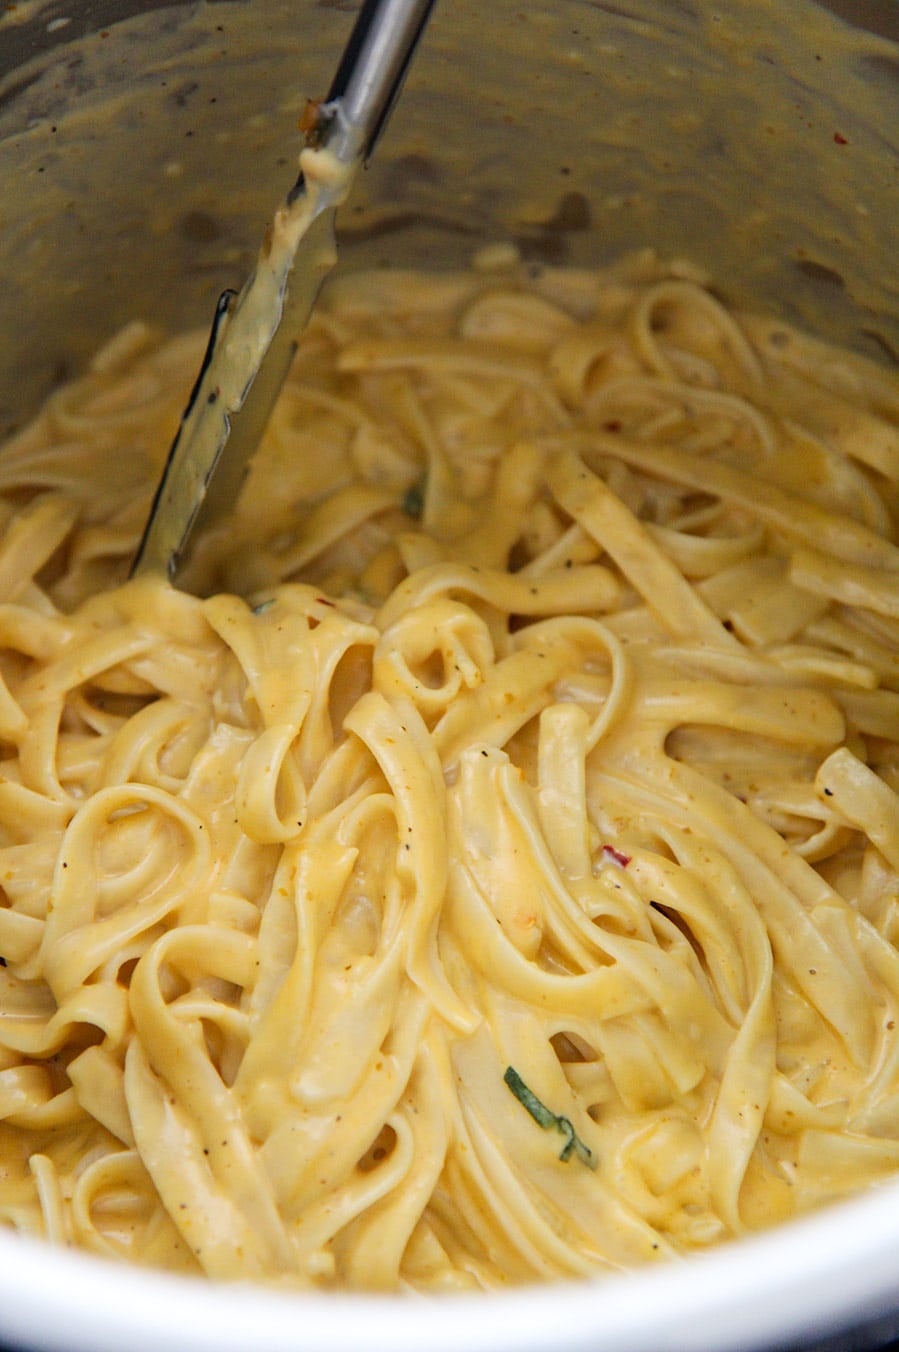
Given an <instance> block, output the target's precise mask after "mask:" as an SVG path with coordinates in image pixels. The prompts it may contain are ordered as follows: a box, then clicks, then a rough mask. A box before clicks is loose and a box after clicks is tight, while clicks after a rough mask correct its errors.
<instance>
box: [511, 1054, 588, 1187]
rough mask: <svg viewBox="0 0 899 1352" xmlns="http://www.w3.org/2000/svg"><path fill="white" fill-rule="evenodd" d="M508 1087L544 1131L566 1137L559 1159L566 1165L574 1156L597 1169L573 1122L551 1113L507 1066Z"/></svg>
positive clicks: (516, 1073)
mask: <svg viewBox="0 0 899 1352" xmlns="http://www.w3.org/2000/svg"><path fill="white" fill-rule="evenodd" d="M503 1080H504V1081H505V1083H506V1085H507V1086H508V1087H509V1089H511V1091H512V1093H513V1094H514V1095H515V1097H516V1098H517V1099H518V1102H519V1103H520V1104H521V1106H522V1107H523V1108H526V1109H527V1110H528V1112H529V1113H530V1115H531V1117H532V1118H533V1119H534V1121H535V1122H536V1123H537V1125H538V1126H541V1127H543V1129H544V1131H549V1130H551V1129H555V1130H556V1131H560V1132H561V1133H562V1135H563V1136H564V1137H565V1144H564V1146H563V1147H562V1150H561V1152H560V1154H559V1159H560V1160H564V1161H565V1163H566V1164H567V1162H568V1161H569V1160H570V1159H571V1156H572V1155H577V1157H578V1159H579V1160H580V1161H581V1163H582V1164H586V1165H587V1167H588V1168H590V1169H595V1168H596V1157H595V1155H594V1154H593V1151H592V1150H591V1149H590V1147H589V1146H588V1145H585V1144H584V1142H583V1141H582V1140H581V1138H580V1137H579V1136H578V1134H577V1132H576V1131H575V1129H574V1127H573V1126H572V1124H571V1121H570V1119H569V1118H567V1117H560V1116H559V1114H558V1113H554V1112H551V1110H550V1109H549V1108H547V1106H546V1104H545V1103H541V1102H540V1100H539V1099H538V1097H537V1095H536V1094H535V1093H534V1092H533V1090H531V1089H528V1087H527V1085H526V1084H525V1082H524V1080H523V1079H522V1078H521V1076H520V1075H519V1074H518V1071H517V1070H516V1069H515V1068H514V1066H507V1067H506V1073H505V1075H504V1076H503Z"/></svg>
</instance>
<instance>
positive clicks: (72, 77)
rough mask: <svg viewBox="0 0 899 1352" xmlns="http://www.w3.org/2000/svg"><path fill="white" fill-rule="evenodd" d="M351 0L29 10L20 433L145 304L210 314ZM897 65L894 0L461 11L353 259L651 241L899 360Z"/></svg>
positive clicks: (151, 309) (366, 187) (357, 236)
mask: <svg viewBox="0 0 899 1352" xmlns="http://www.w3.org/2000/svg"><path fill="white" fill-rule="evenodd" d="M356 8H357V6H356V5H354V4H349V3H348V4H343V3H336V2H335V0H319V3H308V4H303V3H298V0H290V3H277V0H264V3H253V4H250V3H246V0H244V2H243V3H239V2H237V0H220V2H218V3H216V2H215V0H206V3H201V4H187V5H185V4H167V3H163V4H154V5H148V4H135V3H134V2H133V0H132V2H131V3H129V4H123V3H112V2H111V0H106V2H105V3H96V4H92V3H86V2H82V0H79V2H78V3H77V4H72V3H61V0H56V2H55V3H52V4H39V3H33V2H32V0H21V3H19V4H17V5H8V6H6V7H5V9H4V11H3V13H2V15H0V222H2V228H0V276H2V279H3V286H2V300H0V432H2V431H4V430H6V429H7V428H9V427H10V426H12V425H14V424H15V423H16V422H17V421H19V420H20V419H21V418H22V417H23V416H25V415H26V414H27V413H29V412H30V411H31V410H33V408H34V406H35V404H36V403H37V401H38V400H39V399H40V398H41V397H42V396H43V395H44V394H45V393H46V391H47V389H48V388H49V387H50V386H51V385H52V384H53V382H54V381H56V380H58V379H60V377H61V376H63V375H64V374H67V373H69V372H71V371H72V370H77V369H78V367H79V365H80V364H81V363H83V362H84V361H85V360H86V359H87V357H88V356H89V354H90V352H91V351H92V350H93V349H95V348H96V346H97V345H98V344H99V343H100V342H102V341H103V340H104V339H105V338H107V337H108V336H109V335H110V334H111V333H112V332H114V331H115V330H116V328H117V327H119V326H120V325H122V324H123V323H125V322H126V321H127V320H129V319H132V318H134V317H141V318H144V319H147V320H149V321H152V322H155V323H158V324H161V325H164V326H165V327H167V328H180V327H184V326H186V325H194V324H201V325H204V326H205V325H207V324H208V323H209V320H210V317H211V312H212V306H213V303H214V300H215V297H216V295H217V294H218V292H219V290H220V289H221V288H222V287H224V286H227V285H235V284H239V283H240V282H241V281H242V280H243V278H244V276H245V275H246V273H247V270H248V268H249V266H250V264H251V261H252V258H253V256H254V253H255V250H256V247H257V245H258V241H259V239H260V238H261V234H262V230H263V228H264V225H265V222H266V220H267V218H268V217H269V215H270V214H271V211H272V210H273V208H274V206H275V205H276V203H277V200H278V198H279V196H280V194H281V193H282V192H283V191H285V190H286V188H287V187H289V185H290V184H291V183H292V181H293V177H294V174H295V168H296V156H297V154H298V152H299V150H300V148H301V144H302V136H301V133H300V132H299V130H298V127H297V123H298V120H299V118H300V116H301V114H302V112H303V108H304V106H305V101H306V98H307V97H310V98H315V97H320V96H321V95H322V94H323V93H324V92H325V90H326V89H327V85H328V83H329V81H330V77H331V73H332V71H333V68H334V64H335V61H336V58H337V54H338V52H339V51H340V48H341V46H342V43H343V42H344V40H345V37H346V35H347V33H348V31H349V28H350V25H351V23H352V13H351V11H353V10H354V9H356ZM832 11H837V14H835V13H834V12H832ZM840 13H842V14H843V15H847V16H849V17H850V18H851V19H852V20H854V22H852V23H848V22H846V21H845V20H844V19H843V18H841V17H839V14H840ZM897 53H899V5H897V4H896V3H895V0H886V3H873V2H871V0H869V2H868V3H863V4H862V3H855V0H853V3H849V0H831V4H830V5H829V6H828V7H827V8H824V7H822V6H820V5H817V4H814V3H812V2H811V0H795V2H794V3H791V4H789V5H783V4H779V3H767V2H766V0H728V3H727V4H726V5H724V4H715V3H712V2H711V0H676V3H672V0H617V3H615V4H611V5H603V4H597V3H591V2H590V0H567V3H566V2H563V0H557V2H556V3H549V2H548V0H529V3H528V4H527V5H526V6H524V5H519V4H517V3H512V2H511V0H492V3H491V4H490V6H489V7H485V6H483V5H481V4H478V3H476V0H441V3H440V4H439V5H438V6H437V9H436V12H435V15H434V18H433V20H432V23H431V26H430V28H429V30H428V32H427V34H426V38H425V41H424V43H423V46H422V49H421V51H420V53H419V56H418V59H417V61H416V64H415V67H414V70H413V72H412V75H411V77H410V79H409V81H408V84H407V87H406V89H405V91H404V94H403V97H402V100H401V103H400V107H399V110H398V112H397V113H396V115H395V117H394V119H393V121H392V124H391V126H390V127H389V130H388V132H387V134H386V136H385V138H384V140H383V142H382V143H381V145H380V147H379V149H378V153H377V156H376V157H375V161H374V162H373V164H372V166H371V168H370V169H369V170H368V171H367V172H366V173H365V174H364V175H363V176H362V178H361V181H360V182H359V184H358V188H357V190H356V191H355V194H354V196H353V198H352V200H351V202H350V203H349V204H348V205H347V206H346V207H345V209H344V211H343V213H342V218H341V223H340V226H341V228H340V239H341V245H342V247H341V262H342V266H344V267H358V266H363V265H371V264H378V265H381V264H392V265H414V266H427V267H454V266H459V265H464V264H465V263H466V262H467V261H468V260H469V259H470V257H471V255H472V253H473V251H474V250H475V249H476V248H477V247H478V246H479V245H481V244H483V243H485V242H487V241H492V240H500V239H502V240H509V239H511V240H514V241H515V242H517V243H518V245H519V246H520V248H521V250H522V252H523V254H524V255H525V257H526V258H528V259H531V260H533V262H534V263H535V265H536V264H540V263H552V264H565V263H590V262H599V261H602V260H604V259H608V258H611V257H613V256H615V255H616V254H619V253H621V252H622V251H623V250H626V249H632V248H634V247H640V246H653V247H655V248H657V249H658V250H659V252H661V253H663V254H666V255H667V254H679V255H686V256H688V257H690V258H692V259H694V260H695V261H696V262H698V263H700V264H702V265H703V266H704V267H706V268H707V269H708V270H709V271H710V273H711V274H712V276H713V277H714V278H715V280H716V281H717V283H718V284H719V285H720V286H721V288H722V289H723V291H724V292H725V293H726V295H727V298H728V299H730V300H735V301H737V302H745V301H746V300H747V299H751V300H752V301H753V302H754V303H756V304H758V305H762V306H765V307H768V308H773V309H774V310H775V311H776V312H779V313H781V314H782V315H783V316H784V317H786V318H788V319H792V320H795V321H798V322H800V323H806V324H810V325H812V326H813V327H814V328H816V329H817V330H818V331H819V332H821V331H823V332H824V333H825V334H828V335H830V336H832V337H833V338H835V339H838V340H840V341H842V342H844V343H847V344H850V345H852V346H855V347H858V348H861V349H863V350H867V351H869V352H872V353H875V354H879V355H880V356H881V357H885V358H886V360H887V361H896V360H897V356H896V354H897V352H899V277H897V272H896V262H895V256H896V251H895V248H894V247H893V246H894V243H895V215H894V212H893V207H894V205H895V200H896V191H897V186H899V184H897V165H899V158H897V154H896V144H895V142H896V137H897V134H899V95H897V89H899V80H897V78H896V77H897V72H899V58H897Z"/></svg>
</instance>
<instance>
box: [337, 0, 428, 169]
mask: <svg viewBox="0 0 899 1352" xmlns="http://www.w3.org/2000/svg"><path fill="white" fill-rule="evenodd" d="M434 3H435V0H365V3H364V4H363V6H362V8H361V10H360V11H359V14H358V16H357V19H356V23H355V25H354V26H353V31H352V32H351V33H350V36H349V39H348V41H347V45H346V47H345V48H344V52H343V56H342V57H341V60H340V65H339V66H338V67H337V72H336V74H335V76H334V80H333V82H332V84H331V88H330V90H329V92H328V97H327V99H326V101H325V103H324V105H323V106H322V108H321V110H320V111H321V112H322V113H323V114H324V115H325V117H326V118H327V117H328V116H329V115H336V117H337V120H338V122H339V123H340V124H341V128H342V129H343V130H346V131H347V132H349V131H350V130H351V131H352V137H353V140H354V141H355V142H356V145H359V143H360V142H361V147H362V154H363V158H364V159H366V160H367V159H368V158H369V156H370V155H371V153H372V151H373V150H374V148H375V144H376V143H377V141H378V139H379V138H380V136H381V133H382V132H383V130H384V127H385V126H386V123H387V119H388V117H389V116H390V112H391V109H392V108H393V105H394V103H395V102H396V100H397V96H398V95H399V92H400V89H401V88H402V84H403V80H404V78H405V75H406V71H407V70H408V68H409V63H410V61H411V60H412V55H413V53H414V51H415V48H416V46H417V44H418V40H419V38H420V37H421V35H422V33H423V32H424V28H425V25H426V23H427V21H428V18H429V17H430V13H431V10H432V9H433V7H434ZM357 138H358V139H357ZM327 141H328V144H329V146H330V145H331V136H330V134H329V135H328V136H327ZM338 154H339V150H338Z"/></svg>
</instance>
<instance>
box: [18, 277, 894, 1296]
mask: <svg viewBox="0 0 899 1352" xmlns="http://www.w3.org/2000/svg"><path fill="white" fill-rule="evenodd" d="M494 255H495V257H496V259H498V260H499V265H498V266H496V267H493V268H492V269H491V267H489V266H487V265H486V264H484V265H482V266H480V267H474V268H473V269H472V271H471V272H470V273H468V274H465V275H440V276H438V275H435V276H431V277H428V276H417V275H409V274H404V273H387V272H385V273H375V274H365V275H360V276H355V277H353V276H350V277H347V278H344V279H340V280H338V281H337V282H336V283H335V284H334V285H333V286H332V288H331V290H330V292H329V293H328V295H327V297H326V299H325V301H324V302H323V304H322V306H321V308H320V310H319V312H318V313H317V314H316V316H315V318H314V319H313V321H312V324H311V327H310V329H309V331H308V333H307V335H306V336H305V338H304V340H303V343H302V345H301V349H300V355H299V359H298V361H297V364H296V367H295V370H294V373H293V375H292V376H291V378H290V381H289V383H288V385H287V387H286V389H285V391H284V394H283V397H282V399H281V402H280V404H279V406H278V408H277V410H276V413H275V416H274V420H273V423H272V425H271V427H270V429H269V432H268V434H267V437H266V441H265V443H264V445H263V447H262V449H261V451H260V453H259V456H258V458H257V460H256V462H254V465H253V468H252V470H251V473H250V477H249V479H248V481H247V483H246V485H245V490H244V493H243V496H242V498H241V500H240V503H239V505H238V508H237V512H236V515H235V517H234V519H233V520H232V521H231V522H230V523H229V524H228V527H227V529H223V528H220V529H218V531H217V533H210V534H209V535H208V536H207V537H205V538H204V539H202V540H200V541H199V542H198V544H197V547H196V550H195V553H194V557H193V559H192V562H191V570H192V571H191V572H189V574H188V578H187V581H188V582H189V583H190V586H191V590H186V589H185V590H176V589H173V588H172V587H170V586H169V585H168V584H167V583H165V582H163V580H162V579H160V578H154V577H150V578H140V579H137V580H134V581H130V582H128V581H126V580H125V579H126V577H127V572H128V565H129V561H130V559H131V557H132V555H133V553H134V550H135V548H136V545H137V542H138V538H139V534H140V530H141V527H142V525H143V521H144V518H145V515H146V512H147V508H148V503H149V495H150V491H151V488H152V485H153V483H154V482H155V479H156V476H157V475H158V472H159V469H160V465H161V461H162V458H163V456H164V453H165V450H166V448H167V445H168V443H169V440H170V438H171V434H172V430H173V427H174V425H175V424H176V421H177V417H178V413H179V411H180V408H181V406H182V403H183V400H184V397H185V393H186V388H187V385H188V384H189V382H190V380H191V377H192V373H193V371H194V370H195V368H196V365H197V363H198V360H199V357H200V353H201V348H202V341H203V340H202V337H201V336H199V335H196V336H188V337H184V338H177V339H173V340H169V341H163V340H162V339H160V338H158V337H156V336H154V335H153V334H151V333H150V332H149V331H148V330H147V329H145V328H144V327H143V326H141V325H139V324H134V325H132V326H131V327H129V328H128V329H127V330H126V331H125V332H124V333H122V334H120V335H119V336H118V337H117V338H116V339H115V340H114V341H113V342H112V344H111V345H110V346H109V347H108V348H106V349H105V350H104V351H103V352H102V353H100V354H99V356H98V357H97V358H96V360H95V361H94V363H93V366H92V368H91V370H90V371H89V372H88V373H87V374H86V375H85V376H84V377H83V378H81V379H79V380H77V381H75V382H74V383H72V384H69V385H66V386H64V387H63V388H61V389H59V390H58V391H57V392H56V393H55V394H54V395H53V397H52V398H51V399H50V400H49V402H48V403H47V405H46V406H45V408H44V409H43V410H42V411H41V413H40V414H39V415H38V417H37V418H36V419H35V420H34V421H33V422H32V423H31V424H29V425H28V426H27V427H26V428H24V430H22V431H20V432H19V433H18V434H17V435H15V436H14V437H13V439H12V441H11V442H9V444H8V445H7V446H6V447H5V449H4V450H3V452H2V455H0V495H2V501H0V516H2V523H0V524H2V527H3V534H2V541H0V739H2V765H0V884H2V899H3V904H2V907H0V954H2V957H3V965H2V968H0V1119H2V1121H0V1160H2V1171H0V1174H2V1176H0V1216H2V1218H3V1221H4V1222H5V1223H6V1224H7V1225H9V1226H12V1227H15V1228H16V1229H18V1230H20V1231H26V1232H32V1233H36V1234H41V1235H44V1236H45V1237H47V1238H48V1239H49V1240H52V1241H54V1242H56V1243H59V1244H70V1245H79V1246H83V1247H84V1248H86V1249H88V1250H91V1251H93V1252H95V1253H98V1254H102V1255H106V1256H111V1257H115V1258H125V1259H129V1260H133V1261H136V1262H140V1263H146V1264H151V1265H157V1266H163V1267H167V1268H173V1269H183V1270H186V1271H194V1272H202V1273H205V1274H207V1275H208V1276H209V1277H214V1278H223V1279H232V1280H234V1279H258V1280H263V1281H269V1282H276V1283H284V1284H288V1285H291V1284H292V1285H299V1286H314V1287H325V1288H327V1287H332V1286H349V1287H353V1288H357V1289H381V1290H395V1289H414V1290H419V1291H451V1290H459V1289H467V1288H492V1287H496V1286H499V1285H502V1284H505V1283H515V1282H527V1281H532V1280H535V1279H553V1278H562V1277H568V1278H572V1277H587V1276H590V1275H595V1274H602V1273H603V1272H608V1271H612V1270H615V1269H619V1268H622V1267H626V1266H628V1265H632V1264H637V1263H641V1262H644V1261H648V1260H658V1259H665V1258H668V1257H669V1256H671V1255H673V1254H676V1253H688V1252H691V1251H694V1250H697V1249H701V1248H703V1247H705V1246H707V1245H710V1244H713V1243H715V1242H717V1241H721V1240H725V1239H728V1238H732V1237H735V1236H739V1235H743V1234H745V1233H747V1232H751V1231H754V1230H756V1229H759V1228H761V1227H764V1226H767V1225H770V1224H773V1223H775V1222H779V1221H782V1220H785V1219H787V1218H789V1217H791V1216H794V1215H796V1214H798V1213H801V1212H804V1211H806V1210H808V1209H810V1208H813V1207H816V1206H819V1205H821V1204H823V1203H825V1202H827V1201H828V1200H830V1199H833V1198H836V1197H838V1196H841V1195H843V1194H844V1193H846V1192H847V1191H850V1190H854V1189H857V1188H861V1187H865V1186H868V1185H870V1184H872V1183H876V1182H878V1181H879V1180H882V1179H885V1178H887V1177H888V1176H890V1175H891V1174H893V1173H895V1172H896V1171H897V1169H899V1026H897V1025H899V951H897V944H899V641H897V640H899V545H897V539H896V535H897V521H899V515H897V512H899V428H897V415H899V385H897V383H896V381H895V379H894V378H893V377H892V376H891V375H890V374H888V373H886V372H885V371H883V370H881V369H880V368H878V367H877V366H875V365H874V364H873V363H870V362H868V361H866V360H864V359H863V358H861V357H857V356H853V355H850V354H848V353H841V352H837V351H835V350H833V349H830V348H824V347H823V346H822V345H821V344H820V343H816V342H813V341H812V340H811V339H807V338H805V337H804V336H803V335H801V334H799V333H798V332H794V331H793V330H792V329H790V328H789V327H788V326H786V325H784V324H781V323H777V322H773V321H771V320H769V319H762V318H759V317H756V316H751V315H741V314H736V313H731V312H729V311H728V310H727V309H726V308H725V307H724V306H723V305H722V303H721V302H720V301H719V300H718V299H716V298H715V296H714V294H713V292H712V291H711V290H710V289H709V288H708V287H707V286H706V285H705V283H704V279H703V278H702V277H701V276H699V274H698V273H697V272H696V270H695V269H693V268H689V267H686V266H678V265H672V266H663V265H662V264H660V263H659V262H658V261H657V260H656V259H655V258H654V257H653V256H650V255H639V256H636V257H633V258H630V259H627V260H624V261H623V262H622V263H621V264H619V265H618V266H617V267H615V268H612V269H609V270H607V271H605V272H597V273H591V274H587V273H583V274H580V275H577V276H575V275H572V274H567V273H563V272H552V271H541V272H537V273H536V274H535V273H533V272H532V271H531V270H529V269H528V268H526V267H525V266H524V265H523V264H517V263H515V262H514V260H513V258H512V257H511V255H510V254H509V251H499V252H497V251H494ZM202 598H206V599H202Z"/></svg>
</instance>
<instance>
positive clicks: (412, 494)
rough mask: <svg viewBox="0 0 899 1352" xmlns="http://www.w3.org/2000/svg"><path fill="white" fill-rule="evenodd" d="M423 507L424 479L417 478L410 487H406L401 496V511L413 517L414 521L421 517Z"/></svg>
mask: <svg viewBox="0 0 899 1352" xmlns="http://www.w3.org/2000/svg"><path fill="white" fill-rule="evenodd" d="M424 509H425V481H424V479H419V480H418V482H417V483H414V484H413V485H412V487H411V488H407V489H406V494H405V497H404V498H403V511H404V512H405V513H406V515H407V516H411V517H413V518H414V519H415V520H416V521H418V520H419V519H420V518H421V514H422V512H423V511H424Z"/></svg>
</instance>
